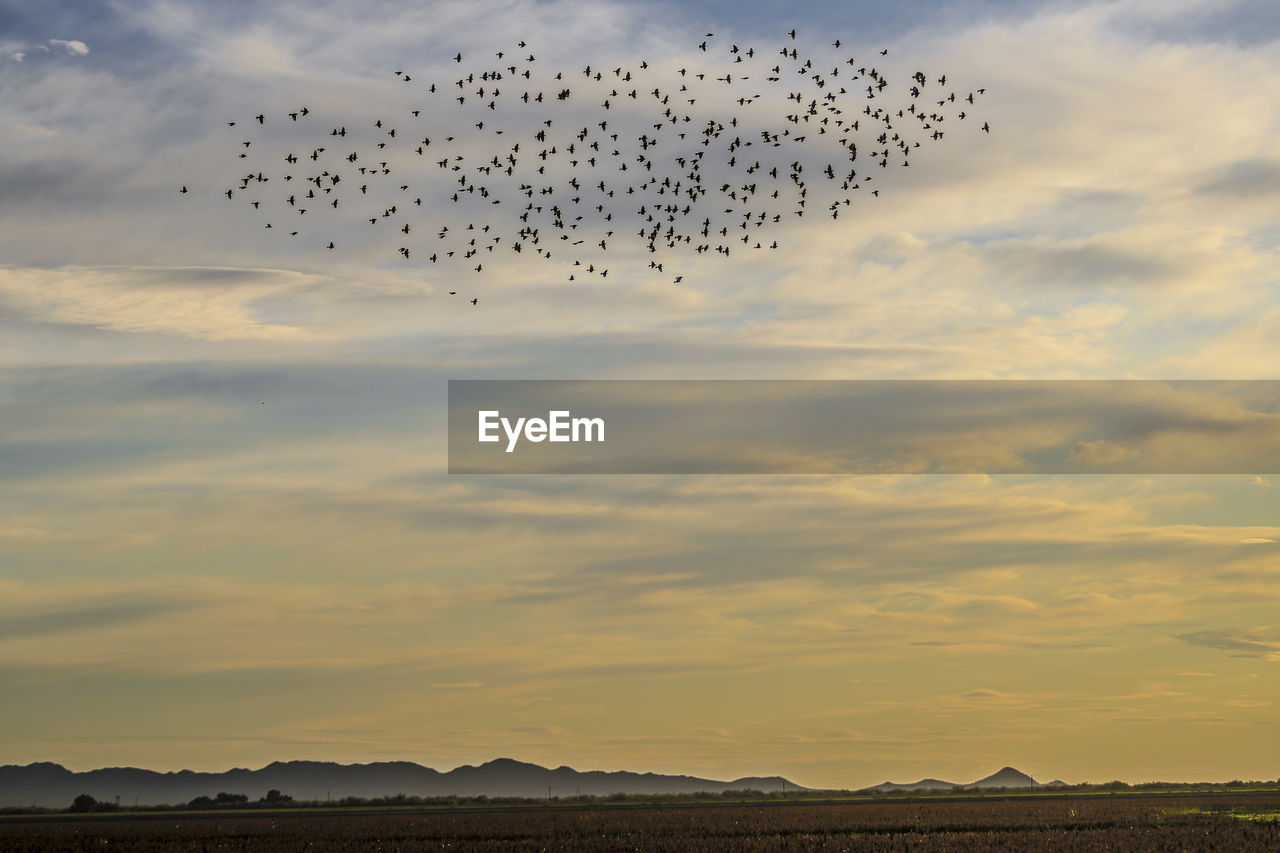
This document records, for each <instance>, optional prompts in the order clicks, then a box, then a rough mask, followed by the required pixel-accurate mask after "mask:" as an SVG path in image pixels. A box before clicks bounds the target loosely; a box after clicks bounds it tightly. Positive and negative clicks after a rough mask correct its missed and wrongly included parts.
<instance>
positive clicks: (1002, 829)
mask: <svg viewBox="0 0 1280 853" xmlns="http://www.w3.org/2000/svg"><path fill="white" fill-rule="evenodd" d="M1278 818H1280V795H1274V794H1268V795H1264V796H1257V795H1254V796H1243V795H1242V796H1239V797H1236V796H1213V797H1196V796H1188V797H1169V796H1161V797H1143V796H1125V797H1104V798H1061V799H1057V798H1055V799H1032V798H1010V799H994V798H989V797H988V798H974V799H972V800H947V801H935V802H930V801H928V800H922V799H916V800H904V801H896V802H893V801H891V802H874V803H866V802H862V803H848V804H835V805H832V804H823V805H811V804H776V805H775V804H770V805H754V804H752V805H737V806H701V805H700V806H680V807H673V806H642V807H629V808H603V807H596V808H565V807H551V808H521V809H508V810H491V811H475V810H472V811H448V812H442V811H434V812H428V811H423V810H420V809H417V810H402V811H383V812H379V813H369V812H360V811H356V810H352V812H351V813H335V812H333V811H329V812H324V813H317V812H315V811H311V810H307V809H293V810H289V811H278V812H270V813H262V814H248V815H244V814H237V815H219V814H202V815H192V814H182V813H152V814H116V815H112V816H109V817H103V816H83V817H81V816H74V817H73V816H48V817H42V818H35V817H22V818H7V819H2V820H0V850H3V851H5V853H19V851H21V852H22V853H26V851H32V853H34V851H41V853H62V851H87V850H94V851H103V850H111V849H117V850H128V851H139V853H149V851H169V850H182V851H277V850H289V851H310V853H328V851H333V853H355V851H397V850H400V851H416V850H448V851H451V852H452V851H463V853H466V852H467V851H508V850H512V851H530V853H532V852H533V851H585V852H586V853H593V851H624V850H625V851H686V850H687V851H744V853H751V851H775V850H786V851H809V850H822V851H839V850H850V851H861V850H867V851H888V850H897V851H902V850H911V851H917V850H918V851H981V850H1028V851H1030V850H1036V851H1038V850H1073V851H1102V850H1106V851H1161V853H1164V852H1165V851H1209V850H1215V851H1232V853H1248V851H1276V850H1280V820H1278Z"/></svg>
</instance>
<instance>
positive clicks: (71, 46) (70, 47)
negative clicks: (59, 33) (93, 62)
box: [49, 39, 89, 56]
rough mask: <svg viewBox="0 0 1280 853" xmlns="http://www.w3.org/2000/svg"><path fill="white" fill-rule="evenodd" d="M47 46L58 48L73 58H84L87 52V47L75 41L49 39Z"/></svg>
mask: <svg viewBox="0 0 1280 853" xmlns="http://www.w3.org/2000/svg"><path fill="white" fill-rule="evenodd" d="M49 44H51V45H53V46H54V47H60V48H62V49H64V50H65V51H66V52H67V53H69V54H72V55H74V56H85V55H86V54H88V52H89V46H88V45H86V44H85V43H84V42H82V41H78V40H76V39H49Z"/></svg>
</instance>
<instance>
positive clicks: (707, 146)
mask: <svg viewBox="0 0 1280 853" xmlns="http://www.w3.org/2000/svg"><path fill="white" fill-rule="evenodd" d="M840 47H841V42H840V41H839V40H836V41H834V42H833V43H832V44H831V48H830V49H829V50H825V49H824V50H819V51H805V53H806V54H807V55H804V56H802V55H801V52H800V50H799V49H798V48H797V46H796V32H795V30H792V31H791V32H789V33H787V34H786V37H785V38H784V39H783V40H782V44H781V45H780V46H775V47H774V48H773V49H770V50H756V49H755V48H754V47H750V46H747V47H740V46H739V45H737V44H717V42H716V40H715V36H714V35H713V34H711V33H707V34H706V36H705V38H704V40H703V41H702V42H701V43H700V44H698V45H697V49H696V51H694V52H692V53H691V55H688V56H686V57H685V58H684V59H683V60H668V61H665V62H663V63H661V64H657V65H654V66H651V65H649V63H648V62H646V61H643V60H641V61H638V62H636V63H635V64H634V65H632V66H621V65H619V66H614V67H599V66H598V65H596V64H591V65H586V66H585V67H581V68H576V69H574V70H573V71H564V70H559V71H553V72H542V69H541V67H540V66H539V64H538V61H537V57H536V56H535V54H534V53H533V52H532V50H531V49H530V48H528V46H527V45H526V44H525V43H524V42H520V43H518V44H517V45H515V47H514V49H513V50H510V51H497V52H495V53H494V54H492V55H490V56H486V57H484V58H483V59H482V60H481V61H480V62H478V63H476V64H474V65H464V57H463V55H462V54H461V53H458V54H456V55H455V56H453V57H451V62H450V65H451V67H452V68H456V70H455V71H454V72H453V74H451V75H450V76H449V78H448V79H440V80H432V81H425V82H424V81H422V80H420V79H419V78H418V76H417V74H416V73H411V72H410V71H406V70H403V69H401V70H396V71H395V72H394V77H393V78H392V80H390V81H389V82H394V83H395V84H396V85H397V86H399V87H402V88H400V89H399V91H400V92H401V93H407V94H408V96H409V97H408V100H407V103H406V108H405V109H402V110H400V109H397V110H396V111H395V112H394V113H386V112H385V104H383V108H384V112H383V114H374V113H371V114H370V115H369V117H368V118H369V120H359V121H358V122H352V123H351V124H346V123H342V122H339V123H336V124H335V123H333V122H332V120H330V121H325V120H324V119H322V118H320V116H319V115H317V112H316V111H314V110H311V109H309V108H308V107H306V106H299V107H297V108H296V109H293V110H288V111H287V112H285V113H283V114H280V115H268V114H267V113H266V112H265V111H264V112H260V113H258V114H257V115H254V116H251V117H249V118H248V119H247V120H241V121H228V122H227V126H228V128H230V129H231V133H232V135H233V138H234V139H235V147H236V149H237V152H236V153H237V156H236V157H235V158H234V163H235V169H236V170H237V172H236V174H235V176H234V177H233V178H230V180H228V184H229V185H228V186H226V188H225V189H224V190H223V191H222V192H223V194H224V195H225V197H226V198H227V199H228V200H229V201H230V202H231V203H232V204H234V205H237V207H238V208H239V209H242V210H244V211H245V212H246V213H251V214H254V215H255V216H256V217H257V218H258V220H259V224H258V227H261V228H265V229H270V230H271V232H272V233H273V234H275V235H279V236H280V237H281V238H282V239H286V240H289V239H301V240H302V241H303V242H306V243H310V245H312V246H313V247H315V248H317V249H318V250H328V251H334V252H339V251H342V250H343V249H344V248H346V247H347V246H360V247H364V248H368V247H370V246H375V247H376V252H378V253H381V252H384V251H385V252H386V253H387V256H388V257H389V258H391V259H395V262H397V263H404V262H410V263H422V264H425V265H435V266H445V267H453V268H455V269H457V270H461V271H465V272H471V273H482V272H483V271H484V270H485V269H486V264H487V265H489V267H493V266H495V259H496V256H498V255H499V254H500V253H506V254H508V256H510V255H512V254H514V255H515V256H517V257H518V258H519V259H521V260H524V259H528V260H530V261H531V260H534V259H538V260H541V261H551V262H556V263H561V264H563V266H564V271H565V275H567V276H568V280H569V281H581V280H584V279H590V278H599V279H606V278H607V277H608V275H609V271H610V268H611V266H610V265H611V261H615V260H620V261H626V262H630V263H638V264H640V265H641V266H642V267H647V269H648V270H650V271H653V272H656V273H657V274H662V275H666V276H670V277H671V280H672V282H673V283H675V284H680V283H681V282H682V281H683V280H684V276H683V275H681V274H679V273H678V272H677V270H675V269H674V266H675V265H674V264H673V263H672V260H673V258H676V257H678V256H679V255H681V254H685V253H692V254H693V255H699V256H701V255H707V256H719V257H722V258H728V257H730V255H733V256H734V257H740V256H741V255H742V254H744V253H746V254H750V253H752V252H764V251H770V250H776V249H777V248H778V247H779V245H780V243H779V236H781V233H782V232H783V231H785V229H786V228H787V227H790V226H793V225H794V224H796V223H802V222H805V221H812V220H813V219H814V218H815V217H822V218H830V219H839V218H840V216H841V215H843V214H845V213H846V211H849V210H850V209H852V208H853V207H854V205H855V204H856V203H857V202H858V200H859V199H869V198H873V197H875V196H878V195H879V192H880V190H879V185H878V184H877V183H876V178H877V177H878V176H880V175H881V174H884V173H885V172H886V170H888V169H890V168H906V167H908V166H910V164H911V161H912V158H913V157H915V155H916V153H917V149H919V148H921V146H922V145H923V144H928V143H933V142H937V141H939V140H942V139H943V137H944V133H946V132H948V131H949V130H950V128H951V127H952V126H953V124H955V123H957V122H959V123H967V126H969V127H971V128H972V131H973V132H978V133H981V132H990V126H989V124H988V123H986V122H983V121H980V120H979V119H977V118H976V117H974V116H973V114H972V113H973V110H974V109H975V108H976V107H977V106H978V103H979V100H980V99H981V97H982V95H983V94H984V92H985V90H984V89H974V90H972V91H969V90H962V89H957V88H954V87H949V86H948V83H947V76H946V75H945V74H933V75H926V74H925V73H924V72H922V71H916V72H915V73H914V74H912V75H911V76H910V77H909V78H907V79H905V80H904V81H903V82H902V83H901V84H900V85H897V86H893V85H891V83H890V81H889V80H888V78H887V76H886V73H885V72H884V71H882V70H880V69H878V68H877V60H879V61H881V62H883V61H885V60H883V59H882V57H884V56H885V55H886V54H887V53H888V51H887V50H881V51H879V54H878V55H875V56H873V57H872V58H870V59H857V58H854V57H849V56H844V55H842V54H840V53H839V51H840ZM388 100H395V99H388ZM401 100H404V99H401ZM366 106H368V105H366ZM187 191H188V188H187V187H186V186H183V187H182V188H181V192H183V193H186V192H187ZM240 206H243V207H240ZM806 217H808V219H807V220H806V219H805V218H806ZM373 235H377V238H376V239H373V240H371V237H372V236H373ZM391 245H394V246H396V252H395V253H394V254H391V253H390V246H391ZM396 256H398V258H397V257H396ZM619 256H621V257H619ZM676 263H678V261H677V262H676ZM650 274H652V272H651V273H650ZM615 277H616V274H615ZM452 280H453V281H460V280H461V279H458V278H456V277H455V278H453V279H452ZM455 286H456V285H455ZM449 293H450V294H451V295H457V294H458V293H459V291H458V290H450V291H449ZM468 295H470V294H468ZM464 298H465V296H464ZM469 301H470V302H471V303H472V304H473V305H478V304H479V297H478V296H472V297H471V298H470V300H469Z"/></svg>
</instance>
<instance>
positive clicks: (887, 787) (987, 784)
mask: <svg viewBox="0 0 1280 853" xmlns="http://www.w3.org/2000/svg"><path fill="white" fill-rule="evenodd" d="M1065 785H1066V783H1065V782H1062V781H1059V780H1057V779H1055V780H1053V781H1052V782H1047V783H1043V784H1042V783H1040V782H1037V781H1036V780H1035V779H1032V778H1031V777H1030V776H1028V775H1027V774H1026V773H1023V772H1022V771H1021V770H1017V769H1015V768H1013V767H1002V768H1000V769H999V770H997V771H996V772H995V773H992V774H991V775H990V776H987V777H986V778H984V779H979V780H978V781H977V782H970V783H968V784H967V785H965V784H960V783H956V782H944V781H942V780H941V779H921V780H920V781H919V782H906V783H898V782H881V783H880V784H879V785H873V786H871V787H870V788H869V789H868V790H871V791H933V790H939V789H941V790H948V789H950V788H1057V787H1065Z"/></svg>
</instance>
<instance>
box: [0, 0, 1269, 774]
mask: <svg viewBox="0 0 1280 853" xmlns="http://www.w3.org/2000/svg"><path fill="white" fill-rule="evenodd" d="M792 27H795V28H796V29H797V30H798V31H799V36H798V39H797V44H799V45H801V46H807V47H811V48H812V49H814V50H818V49H823V50H826V49H828V48H827V45H828V44H829V43H830V42H832V41H834V39H835V38H840V39H842V41H843V42H844V43H846V44H847V50H848V51H852V52H853V53H854V54H855V55H863V56H868V57H873V58H875V59H876V60H877V61H880V62H882V63H883V65H884V68H885V70H886V73H887V74H890V75H896V76H895V79H902V78H905V77H907V76H908V75H909V74H910V73H911V71H913V70H915V68H917V67H921V68H924V69H926V71H928V73H929V74H930V75H931V76H933V75H936V74H941V73H944V72H945V73H946V74H947V75H948V77H949V78H950V79H951V80H952V81H954V85H955V86H957V87H962V88H963V89H964V90H966V91H967V90H970V89H975V88H977V87H984V88H986V90H987V93H986V95H985V96H984V97H985V101H983V102H982V105H981V111H980V119H979V120H980V121H989V122H990V127H991V133H990V134H983V133H980V132H979V131H978V128H977V127H976V126H975V125H974V124H973V123H972V122H970V123H969V124H966V125H949V126H948V136H947V138H946V139H945V140H943V141H942V142H941V143H940V144H938V145H936V146H930V147H928V148H927V150H922V153H921V154H920V155H919V156H918V158H917V159H916V160H915V161H914V162H913V163H912V166H911V169H909V170H899V171H897V172H892V173H887V174H885V175H884V176H883V177H877V182H878V183H880V184H881V193H880V197H879V198H876V199H874V203H868V204H864V205H862V206H861V207H857V206H855V207H853V208H851V209H850V210H849V212H848V213H847V214H844V215H842V216H841V218H840V219H838V220H832V219H829V218H827V219H824V218H823V217H821V216H815V217H812V218H808V219H806V220H796V221H792V222H786V223H783V225H782V226H780V230H779V232H778V234H777V235H776V236H778V237H779V242H780V244H781V246H780V248H779V250H777V251H774V252H769V253H767V254H765V255H756V256H749V257H748V256H743V257H739V256H738V255H737V254H735V255H734V256H733V257H731V258H729V259H727V260H726V259H724V258H720V257H706V256H690V258H688V259H686V260H685V261H684V262H683V266H682V267H681V269H682V271H683V273H684V281H683V282H681V283H680V284H679V285H675V284H674V283H673V281H672V276H671V275H668V274H665V273H663V274H659V273H657V272H656V271H652V270H649V269H647V266H646V265H645V263H644V262H643V261H644V258H643V257H642V255H643V253H642V252H641V253H639V254H636V255H635V256H634V257H633V258H632V260H633V261H635V262H633V263H625V262H624V261H622V260H620V261H618V262H617V267H616V269H614V270H612V271H611V274H610V276H609V277H608V279H607V281H605V280H595V281H590V282H587V281H579V282H575V283H573V284H570V283H568V282H566V281H565V276H564V275H562V272H563V271H562V270H561V269H558V268H557V267H555V266H554V265H545V264H544V265H532V264H530V263H529V262H528V258H527V257H522V256H518V255H515V254H513V253H508V254H503V255H499V254H495V255H494V256H493V260H492V263H488V262H487V263H486V273H485V274H484V275H483V276H478V275H472V274H471V273H470V271H469V270H467V269H465V268H463V269H445V268H442V267H439V266H435V267H433V266H432V265H430V264H427V263H426V262H425V261H421V260H419V259H418V258H417V256H415V257H414V258H413V259H412V262H409V263H405V262H401V260H400V259H399V258H397V257H396V256H395V254H394V251H393V252H392V253H391V256H390V257H385V256H383V255H377V254H375V253H374V252H373V251H372V250H370V251H368V252H350V253H343V252H333V253H326V252H324V251H322V250H313V249H308V248H305V247H304V248H298V245H297V244H289V243H288V241H287V240H284V241H282V240H281V239H275V238H274V237H269V236H268V235H265V234H264V233H263V232H262V230H261V228H260V227H259V226H258V225H257V224H256V222H257V220H252V221H251V220H249V218H248V215H247V214H245V213H244V212H243V211H242V209H241V208H242V207H243V206H242V205H237V204H230V203H228V200H227V199H225V198H224V197H223V196H222V192H223V190H224V189H225V186H227V185H226V184H225V176H226V175H234V174H236V169H237V168H238V167H237V165H236V163H235V161H234V158H235V157H236V154H235V150H236V145H237V144H238V143H239V138H238V136H237V134H239V133H240V131H241V128H242V127H243V126H245V125H248V124H250V123H252V117H253V116H254V115H255V114H256V113H257V112H259V111H262V110H266V111H268V112H270V114H271V115H272V116H273V117H280V116H282V115H283V113H284V111H285V110H287V109H290V108H296V106H297V105H299V104H308V105H309V106H310V107H311V109H312V110H313V111H314V113H315V115H316V121H317V122H318V123H319V124H322V125H323V126H324V127H325V128H327V127H328V126H330V125H338V124H343V123H347V124H351V125H352V126H354V125H355V119H353V118H349V117H351V116H363V115H364V114H365V111H367V110H374V111H376V110H378V109H381V108H382V107H383V105H384V104H385V105H386V108H387V110H391V109H400V108H401V107H402V106H403V102H404V101H405V98H406V96H405V95H404V92H405V91H406V90H405V89H404V88H396V87H397V86H399V85H400V84H398V83H397V82H396V81H395V78H394V77H393V76H392V71H393V70H397V69H401V68H405V69H412V72H413V74H414V76H415V78H418V79H417V80H415V81H414V82H415V83H417V82H418V80H421V81H424V82H425V81H427V80H433V79H439V80H441V81H447V80H451V79H452V78H451V76H450V75H452V74H454V71H453V69H452V68H451V66H452V65H454V63H453V59H452V57H453V56H454V54H455V52H459V51H460V52H463V53H469V54H470V53H474V54H480V53H482V52H488V51H492V50H500V49H504V46H509V45H513V44H515V43H516V42H517V41H519V40H525V41H526V42H527V43H528V44H529V45H530V46H531V49H536V50H537V52H538V54H539V56H538V61H539V62H540V63H544V64H545V66H546V67H547V68H548V69H551V68H561V67H563V68H564V69H566V70H568V71H572V72H574V73H577V71H578V70H579V68H580V66H581V65H583V64H585V63H587V62H607V63H611V64H613V63H616V64H618V65H621V64H624V63H635V62H637V61H639V60H640V59H642V58H643V59H646V60H647V61H648V62H649V63H651V64H653V65H655V66H660V67H676V66H678V65H681V64H683V63H698V62H704V63H709V62H713V61H715V58H714V56H710V57H708V55H704V54H702V52H700V51H699V50H698V48H697V44H698V42H699V41H701V40H702V38H703V35H704V34H705V33H707V32H715V34H716V36H715V39H716V41H715V44H716V45H717V46H718V47H716V48H715V49H718V50H720V51H721V52H722V54H723V53H724V52H725V51H726V50H727V45H729V44H730V43H735V44H740V45H743V46H744V47H745V46H747V45H755V46H758V49H759V50H760V51H761V53H762V54H766V55H767V54H771V53H772V54H776V52H777V49H778V48H779V47H780V46H781V45H782V44H783V43H784V41H789V40H788V39H787V36H786V32H787V31H788V30H789V29H791V28H792ZM1278 40H1280V17H1278V16H1276V15H1275V10H1274V8H1273V7H1272V5H1271V4H1269V3H1264V2H1203V0H1177V2H1163V3H1158V4H1157V3H1150V2H1140V0H1110V2H1052V3H1048V2H1032V3H1021V2H1002V1H998V0H963V2H955V3H951V2H930V0H917V2H911V3H904V4H884V3H870V2H856V3H839V2H829V3H828V2H808V3H793V4H776V3H763V2H707V3H677V2H663V0H653V2H617V1H616V0H547V1H546V2H533V1H532V0H470V1H469V2H461V0H457V2H421V3H400V2H373V3H366V2H362V3H355V2H347V0H328V1H327V2H303V0H286V2H279V3H271V4H257V3H250V2H231V3H227V2H221V1H220V0H113V2H104V3H93V4H86V3H80V2H74V0H60V1H59V2H39V0H7V2H0V150H2V151H3V155H2V156H0V696H3V699H0V763H14V764H25V763H28V762H35V761H57V762H60V763H62V764H64V765H66V766H68V767H70V768H71V769H74V770H87V769H92V768H96V767H101V766H112V765H134V766H141V767H149V768H153V769H158V770H177V769H181V768H191V769H197V770H223V769H227V768H230V767H233V766H248V767H259V766H262V765H264V764H267V763H269V762H271V761H275V760H289V759H317V760H334V761H343V762H354V761H361V762H366V761H376V760H392V759H395V760H410V761H416V762H419V763H421V764H425V765H428V766H432V767H435V768H437V769H441V770H445V769H448V768H451V767H454V766H456V765H459V764H464V763H473V764H475V763H480V762H483V761H486V760H489V759H491V758H495V757H498V756H508V757H512V758H516V759H520V760H523V761H531V762H536V763H540V764H544V765H547V766H552V767H554V766H557V765H561V764H567V765H570V766H573V767H575V768H578V769H584V770H585V769H605V770H615V769H628V770H635V771H655V772H668V773H690V774H695V775H701V776H709V777H713V778H721V779H732V778H735V777H740V776H746V775H768V774H782V775H785V776H787V777H788V778H789V779H792V780H794V781H795V782H797V783H799V784H802V785H808V786H815V787H847V788H856V787H861V786H865V785H870V784H875V783H878V782H881V781H884V780H885V779H893V780H895V781H912V780H914V779H917V778H920V777H922V776H933V777H937V778H942V779H947V780H952V781H958V782H967V781H971V780H974V779H977V778H979V777H981V776H984V775H986V774H988V773H990V772H992V771H994V770H996V769H997V768H999V767H1001V766H1003V765H1013V766H1015V767H1017V768H1019V769H1020V770H1023V771H1025V772H1027V773H1030V774H1031V775H1033V776H1035V777H1036V778H1037V779H1039V780H1040V781H1047V780H1049V779H1054V778H1060V779H1063V780H1065V781H1068V782H1076V781H1097V782H1102V781H1107V780H1110V779H1116V778H1119V779H1124V780H1126V781H1130V782H1141V781H1148V780H1153V779H1168V780H1227V779H1233V778H1244V779H1251V778H1257V779H1272V778H1275V777H1276V775H1277V771H1276V766H1277V761H1278V760H1280V729H1278V728H1277V726H1278V723H1277V720H1280V672H1278V670H1277V667H1280V616H1277V614H1280V544H1278V543H1280V526H1278V525H1280V522H1278V521H1277V519H1280V498H1278V497H1277V489H1276V488H1275V487H1274V486H1273V478H1272V476H1271V473H1272V472H1266V471H1259V472H1257V473H1256V474H1253V475H1239V476H1172V475H1150V476H1097V477H1090V476H1074V477H1073V476H1054V477H1049V476H982V475H973V476H932V475H930V476H857V477H823V476H795V477H788V476H770V477H763V476H762V477H755V476H751V477H747V476H646V475H632V476H585V475H584V476H570V475H564V476H549V475H548V476H542V475H538V476H524V477H521V476H499V475H492V476H458V475H454V476H450V475H448V474H447V473H446V450H447V446H446V436H445V419H446V418H445V416H446V411H445V404H446V381H447V380H449V379H486V378H502V379H605V378H608V379H685V378H698V379H749V378H750V379H754V378H760V379H772V378H778V379H926V378H927V379H1011V378H1019V379H1175V378H1187V379H1197V378H1214V379H1272V378H1276V377H1275V371H1276V368H1275V366H1276V365H1277V364H1280V277H1278V274H1277V270H1280V263H1278V261H1280V253H1278V252H1277V241H1278V238H1280V156H1278V155H1277V145H1276V140H1277V134H1278V133H1280V106H1278V105H1277V99H1276V92H1278V91H1280V41H1278ZM881 49H888V50H889V54H888V55H887V56H884V57H883V59H881V58H880V56H879V51H880V50H881ZM722 106H724V108H725V109H730V108H731V107H732V106H733V105H732V104H726V105H722ZM232 120H235V121H237V123H238V125H240V126H238V127H236V128H232V129H230V130H229V129H228V126H227V122H228V121H232ZM440 121H441V122H442V123H444V126H447V121H448V119H447V117H443V118H440ZM526 129H527V128H526ZM435 132H436V133H438V134H440V135H444V133H445V130H443V129H438V130H437V131H435ZM245 138H248V137H245ZM182 185H187V186H188V187H189V188H190V190H191V191H190V192H188V193H187V194H180V193H179V192H178V188H179V187H180V186H182ZM864 201H865V199H864ZM443 204H447V202H444V203H443ZM449 215H450V214H449V211H448V210H447V209H445V208H443V207H442V209H441V210H440V218H441V219H442V221H443V220H444V219H446V218H447V217H448V216H449ZM449 290H462V291H465V295H466V296H468V297H470V296H473V295H474V296H478V298H479V303H478V305H475V306H473V305H471V304H470V302H463V301H462V295H461V294H460V295H459V296H456V297H450V296H449V295H448V291H449ZM1005 426H1006V427H1008V428H1009V429H1010V430H1011V432H1017V430H1018V428H1019V426H1020V425H1018V424H1016V423H1013V424H1005ZM1027 428H1028V429H1030V428H1031V427H1030V426H1028V427H1027Z"/></svg>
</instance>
